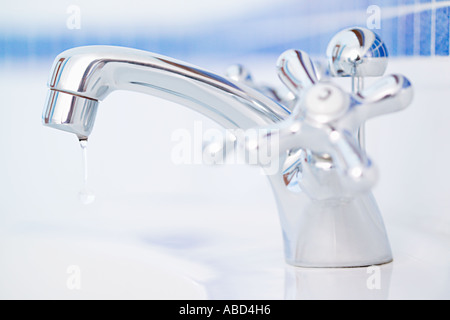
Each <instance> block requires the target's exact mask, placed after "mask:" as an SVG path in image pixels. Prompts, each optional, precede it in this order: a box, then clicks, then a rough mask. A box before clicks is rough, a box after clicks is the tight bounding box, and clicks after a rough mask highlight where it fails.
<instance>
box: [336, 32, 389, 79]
mask: <svg viewBox="0 0 450 320" xmlns="http://www.w3.org/2000/svg"><path fill="white" fill-rule="evenodd" d="M327 57H328V59H329V67H330V74H331V75H332V76H339V77H354V76H356V77H376V76H382V75H383V74H384V72H385V71H386V68H387V63H388V59H387V58H388V52H387V49H386V45H385V44H384V42H383V41H382V40H381V39H380V37H379V36H378V35H377V34H375V33H374V32H373V31H371V30H369V29H365V28H360V27H355V28H349V29H346V30H343V31H341V32H339V33H338V34H336V35H335V36H334V37H333V39H331V41H330V43H329V45H328V48H327Z"/></svg>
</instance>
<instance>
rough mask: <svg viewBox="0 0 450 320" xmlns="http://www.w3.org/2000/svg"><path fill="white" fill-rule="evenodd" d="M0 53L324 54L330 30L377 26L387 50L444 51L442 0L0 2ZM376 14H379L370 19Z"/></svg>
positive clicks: (444, 6)
mask: <svg viewBox="0 0 450 320" xmlns="http://www.w3.org/2000/svg"><path fill="white" fill-rule="evenodd" d="M1 6H2V10H1V12H0V59H1V61H2V63H7V62H8V61H10V60H11V59H33V58H42V57H44V58H45V57H52V58H53V57H54V56H55V55H56V54H58V53H59V52H61V51H63V50H65V49H68V48H71V47H74V46H81V45H90V44H109V45H121V46H129V47H134V48H139V49H144V50H149V51H153V52H157V53H160V54H165V55H170V56H176V57H177V58H181V59H188V58H189V57H191V56H199V55H200V56H202V55H208V56H211V55H214V56H215V57H217V58H220V59H230V60H233V59H235V58H236V57H240V56H242V55H249V54H251V55H254V54H273V55H275V56H277V55H278V54H279V53H280V52H283V51H284V50H286V49H290V48H298V49H302V50H305V51H307V52H309V53H310V54H316V55H323V54H324V52H325V49H326V46H327V44H328V41H329V39H330V38H331V37H332V36H333V34H334V33H336V30H340V29H343V28H345V27H351V26H355V25H358V26H367V27H369V28H371V29H377V30H379V32H378V33H379V35H380V36H381V37H382V39H384V41H385V42H386V44H387V47H388V48H389V52H390V55H391V56H411V55H422V56H430V55H440V56H448V55H449V1H441V0H347V1H323V0H321V1H314V2H311V1H308V0H279V1H273V0H244V1H241V0H228V1H214V2H211V1H206V0H191V1H189V2H186V1H183V0H167V1H155V0H151V1H140V0H129V1H126V2H117V1H114V2H110V1H104V0H102V1H87V0H86V1H85V0H78V1H58V2H57V3H55V2H52V1H49V0H43V1H39V3H34V2H33V1H24V0H18V1H13V2H3V4H2V5H1ZM377 20H379V21H377Z"/></svg>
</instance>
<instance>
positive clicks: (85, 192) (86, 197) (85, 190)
mask: <svg viewBox="0 0 450 320" xmlns="http://www.w3.org/2000/svg"><path fill="white" fill-rule="evenodd" d="M80 146H81V151H82V156H83V170H84V174H83V186H82V188H81V190H80V192H79V193H78V198H79V199H80V201H81V203H83V204H85V205H88V204H91V203H92V202H94V201H95V194H94V192H93V191H92V190H90V189H89V187H88V157H87V146H88V141H87V139H82V140H80Z"/></svg>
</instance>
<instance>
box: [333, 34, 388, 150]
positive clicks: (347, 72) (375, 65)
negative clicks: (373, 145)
mask: <svg viewBox="0 0 450 320" xmlns="http://www.w3.org/2000/svg"><path fill="white" fill-rule="evenodd" d="M327 58H328V62H329V68H330V74H331V75H332V76H334V77H351V78H352V93H354V94H357V93H358V92H360V91H362V90H364V77H378V76H382V75H383V74H384V72H385V71H386V68H387V64H388V51H387V48H386V45H385V44H384V42H383V40H381V38H380V37H379V36H378V35H377V34H376V33H374V32H373V31H371V30H369V29H365V28H360V27H355V28H349V29H346V30H343V31H341V32H339V33H337V34H336V35H335V36H334V37H333V39H331V41H330V43H329V44H328V48H327ZM357 135H358V140H359V144H360V146H361V147H363V148H365V126H364V124H362V125H361V127H360V128H359V131H358V133H357Z"/></svg>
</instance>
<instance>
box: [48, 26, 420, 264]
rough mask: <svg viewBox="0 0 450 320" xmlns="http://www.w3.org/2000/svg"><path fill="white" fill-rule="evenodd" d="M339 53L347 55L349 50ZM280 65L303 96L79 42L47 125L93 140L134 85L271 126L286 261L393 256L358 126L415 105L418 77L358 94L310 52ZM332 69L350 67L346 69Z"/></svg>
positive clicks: (53, 95)
mask: <svg viewBox="0 0 450 320" xmlns="http://www.w3.org/2000/svg"><path fill="white" fill-rule="evenodd" d="M353 34H354V36H352V37H350V38H348V39H347V36H345V37H344V38H345V39H344V40H345V41H349V42H351V43H353V42H354V38H355V39H356V40H357V41H359V42H361V40H364V42H363V44H366V43H367V45H368V46H369V49H370V50H368V51H365V52H366V53H367V54H366V53H364V54H365V55H368V53H369V52H370V53H371V54H372V56H374V57H375V56H376V55H377V54H378V56H376V57H377V58H378V57H379V58H382V57H383V55H382V53H383V50H384V49H383V50H381V48H378V47H377V46H376V45H375V44H376V43H377V42H376V41H377V38H376V37H373V36H372V38H371V35H370V34H366V33H363V34H356V33H355V32H353ZM336 47H337V45H336ZM341 49H342V48H341ZM336 50H337V49H336ZM377 50H378V51H377ZM333 54H339V55H340V56H341V57H342V56H343V55H344V54H346V51H345V50H343V51H342V52H340V51H335V52H334V51H333ZM350 55H351V54H350ZM351 56H352V55H351ZM363 56H364V55H363ZM352 57H353V56H352ZM364 57H365V56H364ZM277 67H278V74H279V76H280V78H281V80H282V82H283V83H284V84H285V85H286V87H287V88H288V89H289V91H290V92H291V96H293V97H295V98H294V99H286V100H284V99H283V98H279V97H280V96H281V95H278V94H277V91H276V90H274V89H272V88H269V87H265V86H257V85H255V84H254V83H253V81H252V79H251V76H250V74H249V72H248V71H246V70H245V69H244V68H243V67H240V66H235V67H233V68H230V69H229V70H228V77H227V76H220V75H217V74H215V73H212V72H209V71H207V70H203V69H201V68H198V67H196V66H193V65H190V64H187V63H184V62H181V61H177V60H174V59H172V58H168V57H164V56H161V55H157V54H153V53H150V52H145V51H140V50H135V49H129V48H123V47H111V46H89V47H80V48H74V49H71V50H68V51H65V52H63V53H61V54H60V55H59V56H58V57H56V59H55V62H54V64H53V67H52V70H51V73H50V80H49V83H48V85H49V89H50V92H49V95H48V99H47V103H46V106H45V108H44V112H43V123H44V125H46V126H49V127H53V128H56V129H59V130H63V131H68V132H71V133H74V134H75V135H77V136H78V138H80V139H87V138H88V137H89V136H90V134H91V132H92V129H93V126H94V123H95V118H96V115H97V111H98V106H99V101H101V100H103V99H105V98H106V97H107V96H108V95H109V94H110V93H111V92H112V91H114V90H130V91H138V92H142V93H147V94H150V95H154V96H157V97H162V98H165V99H167V100H170V101H174V102H176V103H179V104H181V105H184V106H186V107H189V108H191V109H193V110H195V111H197V112H200V113H202V114H203V115H205V116H207V117H209V118H211V119H212V120H214V121H216V122H217V123H219V124H220V125H222V126H223V127H225V128H227V129H236V128H240V129H248V128H261V129H264V130H261V132H265V136H264V135H263V136H260V137H258V141H257V143H258V144H259V145H258V146H259V147H263V146H262V145H261V144H264V143H267V144H270V143H271V141H275V140H276V141H277V143H279V150H278V152H274V154H272V156H273V157H275V158H276V161H277V163H278V164H279V169H278V170H277V172H276V173H275V174H271V175H268V179H269V181H270V183H271V185H272V189H273V192H274V195H275V198H276V201H277V206H278V211H279V216H280V222H281V227H282V231H283V238H284V245H285V256H286V261H287V262H288V263H290V264H292V265H295V266H303V267H355V266H368V265H374V264H383V263H387V262H390V261H392V254H391V249H390V245H389V241H388V238H387V235H386V231H385V228H384V225H383V220H382V218H381V215H380V212H379V210H378V207H377V205H376V202H375V200H374V198H373V196H372V194H371V191H370V190H371V189H372V187H373V185H374V184H375V182H376V177H377V172H376V170H375V167H374V165H373V163H372V161H371V160H370V159H369V158H368V157H367V156H366V154H365V152H364V150H362V149H361V148H360V146H359V145H358V143H357V139H356V132H357V130H358V128H359V126H360V125H362V124H363V123H364V122H365V121H366V120H368V119H370V118H372V117H375V116H378V115H382V114H385V113H390V112H395V111H399V110H402V109H404V108H406V107H407V106H408V105H409V104H410V102H411V100H412V87H411V84H410V82H409V81H408V79H406V78H405V77H403V76H401V75H391V76H387V77H384V78H382V79H381V80H380V81H378V82H377V83H376V84H374V85H373V86H371V87H369V88H367V89H366V90H363V91H361V92H358V93H357V94H351V93H347V92H345V91H343V90H342V89H341V88H340V87H338V86H337V85H336V84H333V83H331V82H320V81H319V79H318V77H317V74H316V69H315V67H314V64H313V62H312V61H311V59H310V58H309V56H308V55H307V54H306V53H304V52H301V51H296V50H289V51H287V52H285V53H283V54H282V55H281V56H280V59H279V60H278V64H277ZM380 68H381V67H380ZM330 69H331V71H332V72H335V71H336V72H340V73H342V72H347V71H348V70H346V69H345V67H343V66H341V65H331V66H330ZM340 70H342V72H341V71H340ZM372 71H373V70H372ZM372 71H371V72H372ZM361 72H362V74H364V72H363V71H361ZM380 72H381V70H380ZM383 72H384V70H383ZM277 97H278V98H277ZM123 112H124V114H123V118H124V121H125V119H127V120H126V121H132V119H133V117H135V116H136V115H134V114H133V109H132V108H124V110H123ZM150 121H161V119H151V120H150ZM167 121H170V120H169V119H167ZM118 130H121V128H118ZM267 132H275V133H271V134H267ZM247 143H248V144H247V146H248V145H251V144H254V143H255V141H253V142H252V141H248V142H247ZM245 145H246V144H245V143H244V146H243V147H244V148H245ZM247 151H249V150H248V149H247ZM274 160H275V159H274Z"/></svg>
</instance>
